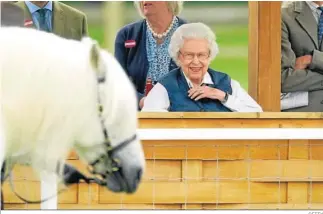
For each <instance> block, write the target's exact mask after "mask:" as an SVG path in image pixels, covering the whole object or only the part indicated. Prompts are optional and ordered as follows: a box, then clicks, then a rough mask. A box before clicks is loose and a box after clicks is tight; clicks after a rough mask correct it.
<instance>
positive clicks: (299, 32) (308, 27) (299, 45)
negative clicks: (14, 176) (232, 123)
mask: <svg viewBox="0 0 323 214" xmlns="http://www.w3.org/2000/svg"><path fill="white" fill-rule="evenodd" d="M317 26H318V25H317V22H316V20H315V18H314V16H313V13H312V11H311V9H310V7H309V6H308V5H307V4H306V2H292V3H291V4H289V5H288V6H287V7H286V8H282V22H281V29H282V38H281V51H282V55H281V81H282V82H281V86H282V92H283V93H284V92H295V91H309V105H308V106H305V107H300V108H294V109H289V110H286V111H298V112H322V111H323V43H322V44H320V45H319V44H318V39H317V37H318V36H317V28H318V27H317ZM308 54H310V55H312V56H313V58H312V63H311V64H310V66H309V67H308V68H307V69H305V70H295V69H294V65H295V60H296V58H297V57H300V56H304V55H308Z"/></svg>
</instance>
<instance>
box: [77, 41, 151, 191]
mask: <svg viewBox="0 0 323 214" xmlns="http://www.w3.org/2000/svg"><path fill="white" fill-rule="evenodd" d="M82 42H83V43H86V44H88V45H89V46H88V47H89V60H90V67H91V69H90V70H92V72H93V74H96V75H93V76H96V77H97V109H98V110H97V111H96V117H94V118H95V119H96V120H97V121H99V122H100V123H93V126H96V127H95V130H96V131H97V130H98V131H99V132H100V135H101V136H102V138H101V142H100V143H98V144H96V145H94V146H93V144H89V142H91V136H93V134H96V135H97V134H98V133H86V132H87V131H88V130H84V134H83V135H81V136H82V137H81V138H79V139H78V141H77V143H76V146H75V148H76V150H77V152H78V154H79V155H80V157H81V158H82V159H84V160H85V161H86V162H88V163H90V165H91V166H92V173H93V174H97V175H100V176H101V177H103V181H104V182H105V183H106V185H107V187H108V188H109V189H110V190H112V191H114V192H127V193H133V192H135V191H136V189H137V187H138V185H139V183H140V181H141V177H142V174H143V172H144V168H145V158H144V153H143V149H142V145H141V142H140V140H139V139H138V136H137V135H136V129H137V126H138V124H137V123H138V119H137V100H136V99H137V98H136V94H135V89H134V87H133V85H132V83H131V82H130V80H129V78H128V77H127V75H126V73H125V71H124V70H123V69H122V67H121V66H120V64H119V63H118V61H117V60H116V59H115V58H114V57H113V56H112V55H111V54H110V53H108V52H107V51H105V50H102V49H100V48H99V46H98V45H97V43H96V42H94V41H93V40H91V39H89V38H84V39H83V40H82ZM93 126H92V127H89V129H90V130H92V129H93V128H94V127H93ZM96 131H95V132H96ZM94 138H95V137H94Z"/></svg>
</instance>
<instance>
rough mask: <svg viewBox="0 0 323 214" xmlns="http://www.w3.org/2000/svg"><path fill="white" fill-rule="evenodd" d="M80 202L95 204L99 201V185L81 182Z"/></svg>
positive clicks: (80, 203) (81, 203)
mask: <svg viewBox="0 0 323 214" xmlns="http://www.w3.org/2000/svg"><path fill="white" fill-rule="evenodd" d="M78 188H79V190H78V192H77V194H78V204H79V205H91V206H95V205H96V204H98V203H99V185H98V184H86V183H80V184H79V185H78Z"/></svg>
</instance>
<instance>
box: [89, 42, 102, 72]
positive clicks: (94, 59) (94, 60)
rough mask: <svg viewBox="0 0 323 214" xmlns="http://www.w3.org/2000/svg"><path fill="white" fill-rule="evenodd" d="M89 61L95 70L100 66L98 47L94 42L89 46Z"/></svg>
mask: <svg viewBox="0 0 323 214" xmlns="http://www.w3.org/2000/svg"><path fill="white" fill-rule="evenodd" d="M90 62H91V65H92V66H93V68H94V69H95V70H96V71H97V70H98V69H99V67H100V47H99V45H98V44H97V43H96V42H95V43H93V44H92V46H91V50H90Z"/></svg>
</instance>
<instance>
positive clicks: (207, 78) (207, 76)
mask: <svg viewBox="0 0 323 214" xmlns="http://www.w3.org/2000/svg"><path fill="white" fill-rule="evenodd" d="M181 72H182V74H183V75H184V77H185V79H186V82H187V84H188V86H189V87H190V88H193V84H192V82H191V80H190V79H189V78H188V77H187V76H186V75H185V73H184V72H183V71H181ZM202 84H214V83H213V81H212V78H211V76H210V74H209V72H206V73H205V74H204V77H203V80H202V83H201V85H202Z"/></svg>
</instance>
